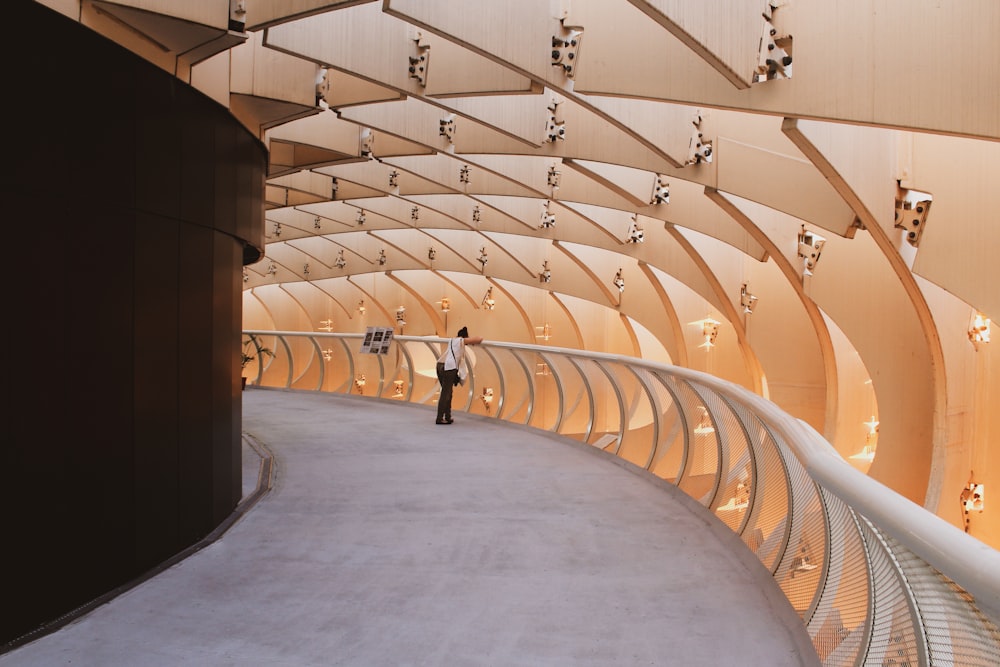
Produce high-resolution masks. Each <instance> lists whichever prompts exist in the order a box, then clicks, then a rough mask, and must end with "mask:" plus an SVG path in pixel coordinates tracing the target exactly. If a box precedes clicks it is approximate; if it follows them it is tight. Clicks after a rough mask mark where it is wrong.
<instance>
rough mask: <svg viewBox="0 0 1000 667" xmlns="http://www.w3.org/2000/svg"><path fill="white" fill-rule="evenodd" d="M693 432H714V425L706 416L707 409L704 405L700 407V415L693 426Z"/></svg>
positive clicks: (705, 433) (706, 433)
mask: <svg viewBox="0 0 1000 667" xmlns="http://www.w3.org/2000/svg"><path fill="white" fill-rule="evenodd" d="M694 432H695V433H696V434H697V435H708V434H709V433H715V427H714V426H712V418H711V417H709V416H708V410H706V409H705V408H704V407H702V408H701V417H700V418H699V419H698V425H697V426H695V427H694Z"/></svg>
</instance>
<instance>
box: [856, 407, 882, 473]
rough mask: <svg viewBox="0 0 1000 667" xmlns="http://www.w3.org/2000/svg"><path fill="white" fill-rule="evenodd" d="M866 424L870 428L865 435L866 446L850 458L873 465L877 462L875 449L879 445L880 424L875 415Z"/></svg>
mask: <svg viewBox="0 0 1000 667" xmlns="http://www.w3.org/2000/svg"><path fill="white" fill-rule="evenodd" d="M864 424H865V426H867V427H868V431H867V432H866V433H865V446H864V447H862V448H861V451H860V452H858V453H857V454H852V455H851V457H850V458H852V459H854V460H855V461H865V462H867V463H871V462H872V461H874V460H875V448H876V447H877V445H878V424H879V422H878V420H877V419H875V415H872V418H871V419H869V420H868V421H866V422H864Z"/></svg>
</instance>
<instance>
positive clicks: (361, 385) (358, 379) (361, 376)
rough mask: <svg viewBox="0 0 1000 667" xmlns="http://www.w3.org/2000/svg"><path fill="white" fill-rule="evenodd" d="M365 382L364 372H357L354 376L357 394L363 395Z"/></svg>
mask: <svg viewBox="0 0 1000 667" xmlns="http://www.w3.org/2000/svg"><path fill="white" fill-rule="evenodd" d="M366 383H367V380H366V379H365V374H364V373H359V374H358V376H357V377H356V378H354V386H355V387H357V389H358V393H359V394H361V395H364V393H365V384H366Z"/></svg>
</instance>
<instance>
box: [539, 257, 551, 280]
mask: <svg viewBox="0 0 1000 667" xmlns="http://www.w3.org/2000/svg"><path fill="white" fill-rule="evenodd" d="M551 281H552V272H551V271H550V270H549V260H545V261H544V262H542V272H541V273H539V274H538V282H542V283H547V282H551Z"/></svg>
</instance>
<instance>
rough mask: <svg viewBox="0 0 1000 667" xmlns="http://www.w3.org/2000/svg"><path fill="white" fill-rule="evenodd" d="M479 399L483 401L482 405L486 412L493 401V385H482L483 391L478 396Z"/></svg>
mask: <svg viewBox="0 0 1000 667" xmlns="http://www.w3.org/2000/svg"><path fill="white" fill-rule="evenodd" d="M479 398H480V400H482V402H483V407H484V408H486V412H487V414H488V413H489V411H490V405H491V404H492V403H493V387H483V393H482V394H481V395H480V396H479Z"/></svg>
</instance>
